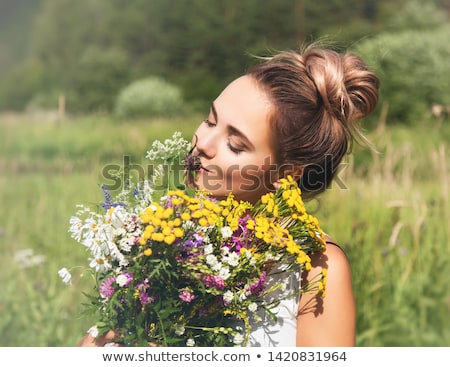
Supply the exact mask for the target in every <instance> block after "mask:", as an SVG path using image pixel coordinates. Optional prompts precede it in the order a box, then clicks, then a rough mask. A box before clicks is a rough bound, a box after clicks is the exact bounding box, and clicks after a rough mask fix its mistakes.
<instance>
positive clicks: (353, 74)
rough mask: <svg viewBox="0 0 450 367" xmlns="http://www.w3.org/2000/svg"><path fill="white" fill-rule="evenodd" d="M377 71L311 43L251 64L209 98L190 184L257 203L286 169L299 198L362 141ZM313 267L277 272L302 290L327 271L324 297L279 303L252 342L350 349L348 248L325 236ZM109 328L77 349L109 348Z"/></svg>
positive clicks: (321, 183) (321, 185) (318, 186)
mask: <svg viewBox="0 0 450 367" xmlns="http://www.w3.org/2000/svg"><path fill="white" fill-rule="evenodd" d="M378 85H379V80H378V78H377V76H376V75H375V74H374V73H373V72H371V71H369V70H368V69H367V68H366V66H365V64H364V63H363V61H362V60H361V59H360V58H359V57H357V56H355V55H351V54H340V53H337V52H335V51H333V50H329V49H322V48H320V47H316V46H314V45H311V46H309V47H307V48H305V49H304V50H302V51H301V52H299V53H297V52H293V51H287V52H281V53H279V54H276V55H275V56H273V57H270V58H267V59H265V60H264V61H263V62H262V63H260V64H257V65H255V66H253V67H251V68H250V69H249V70H248V72H247V73H246V74H245V75H243V76H241V77H239V78H237V79H236V80H234V81H233V82H232V83H230V84H229V85H228V86H227V87H226V88H225V89H224V90H223V92H222V93H221V94H220V95H219V96H218V97H217V99H216V100H215V101H214V102H213V103H212V104H211V108H210V112H209V116H208V118H207V119H206V120H205V121H203V123H201V124H200V126H199V127H198V129H197V131H196V133H195V136H196V138H195V139H196V140H195V141H194V142H195V143H196V148H195V151H194V154H196V155H198V157H199V158H200V161H201V169H200V171H199V173H198V175H197V176H196V179H195V185H196V186H197V187H199V188H204V189H206V190H207V191H209V192H211V193H212V194H213V195H214V196H217V197H225V196H226V195H227V194H228V193H229V192H233V194H234V195H235V197H236V199H240V200H247V201H250V202H256V200H257V199H258V198H259V197H260V196H261V195H262V194H264V193H266V192H268V191H273V190H274V189H275V188H276V187H277V182H278V180H279V179H280V178H282V177H286V176H287V175H291V176H293V177H294V178H295V179H296V180H298V181H299V184H300V187H301V189H302V192H303V195H304V198H313V197H315V196H316V195H318V194H319V193H321V192H322V191H324V190H325V189H326V188H327V187H328V186H329V184H330V183H331V181H332V179H333V177H334V175H335V173H336V172H337V168H338V166H339V163H340V162H341V160H342V158H343V156H344V155H345V154H347V153H349V152H351V148H352V144H353V141H354V140H355V139H357V138H361V139H362V140H364V137H363V135H362V134H361V133H360V131H359V130H358V127H357V124H356V122H357V120H358V119H360V118H362V117H365V116H366V115H368V114H369V113H370V112H371V111H373V110H374V108H375V106H376V104H377V100H378ZM312 265H313V268H312V270H311V271H309V272H308V273H305V274H301V275H300V274H298V276H297V277H296V278H292V277H291V278H290V279H274V280H273V281H277V282H278V281H283V282H286V284H287V285H288V286H290V287H293V286H295V287H299V286H300V283H301V281H302V279H301V278H300V277H302V278H303V281H305V280H306V281H307V280H308V279H312V278H314V276H315V275H316V274H318V273H320V272H321V270H322V269H323V268H326V269H327V272H328V276H327V293H326V297H324V298H322V297H321V296H319V295H317V294H314V293H304V294H303V295H302V296H301V297H300V298H299V299H294V300H287V301H283V302H282V303H281V304H280V306H279V315H278V319H277V321H273V322H272V321H270V320H263V321H262V322H261V323H260V324H257V325H254V329H255V331H254V332H253V333H252V335H251V345H254V346H354V345H355V303H354V297H353V290H352V280H351V272H350V266H349V263H348V260H347V258H346V256H345V253H344V252H343V251H342V250H341V248H339V247H338V246H337V245H336V244H335V243H334V242H333V241H332V239H331V238H327V249H326V251H325V252H324V253H321V254H317V255H314V256H313V258H312ZM113 339H114V333H113V332H110V333H107V334H106V335H105V336H100V337H98V338H94V337H93V335H90V334H88V335H87V336H85V337H84V338H83V339H82V340H81V341H80V343H79V345H82V346H88V345H105V343H108V342H111V341H113Z"/></svg>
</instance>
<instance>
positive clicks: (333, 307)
mask: <svg viewBox="0 0 450 367" xmlns="http://www.w3.org/2000/svg"><path fill="white" fill-rule="evenodd" d="M311 260H312V266H313V268H312V270H311V271H309V272H308V273H306V274H305V277H306V280H312V279H313V278H314V276H316V275H317V274H319V273H320V272H321V271H322V269H323V268H325V269H327V282H326V294H325V297H324V298H322V297H321V296H320V295H317V294H316V293H314V292H310V293H304V294H303V295H302V296H301V299H300V305H299V314H298V318H297V346H321V347H328V346H355V323H356V322H355V318H356V310H355V300H354V296H353V288H352V279H351V271H350V264H349V262H348V260H347V257H346V255H345V253H344V252H343V251H342V250H341V249H340V248H339V247H337V246H334V245H327V249H326V251H325V252H324V253H318V254H315V255H313V257H312V259H311Z"/></svg>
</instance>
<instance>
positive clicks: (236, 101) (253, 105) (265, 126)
mask: <svg viewBox="0 0 450 367" xmlns="http://www.w3.org/2000/svg"><path fill="white" fill-rule="evenodd" d="M214 107H215V109H216V112H217V118H218V122H219V123H220V124H227V125H230V126H232V127H234V128H236V129H238V130H240V131H241V132H242V133H243V134H244V135H245V136H246V137H247V138H248V139H249V140H250V141H251V142H252V144H253V145H254V146H255V147H260V148H262V149H266V150H267V149H270V148H271V145H272V132H271V128H270V119H271V116H272V112H273V104H272V103H271V101H270V99H269V96H268V95H267V93H266V92H265V91H264V89H262V88H261V87H260V86H259V85H258V83H257V82H256V81H255V80H254V79H253V78H252V77H250V76H242V77H240V78H238V79H236V80H234V81H233V82H231V83H230V84H229V85H228V86H227V87H226V88H225V89H224V90H223V92H222V93H221V94H220V95H219V96H218V97H217V99H216V100H215V101H214Z"/></svg>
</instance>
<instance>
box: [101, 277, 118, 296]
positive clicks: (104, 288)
mask: <svg viewBox="0 0 450 367" xmlns="http://www.w3.org/2000/svg"><path fill="white" fill-rule="evenodd" d="M115 281H116V278H115V277H111V278H107V279H106V280H104V281H103V282H102V283H101V284H100V286H99V287H98V290H99V293H100V295H101V296H102V297H103V298H111V297H112V295H113V294H114V292H115V289H114V286H113V284H114V282H115Z"/></svg>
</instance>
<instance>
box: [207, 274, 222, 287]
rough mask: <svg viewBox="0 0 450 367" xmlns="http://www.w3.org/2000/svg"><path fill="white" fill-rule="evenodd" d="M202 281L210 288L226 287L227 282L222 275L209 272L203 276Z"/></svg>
mask: <svg viewBox="0 0 450 367" xmlns="http://www.w3.org/2000/svg"><path fill="white" fill-rule="evenodd" d="M202 282H203V284H204V285H205V286H207V287H208V288H216V289H224V288H225V282H224V281H223V279H222V278H221V277H220V275H211V274H208V275H206V276H204V277H203V278H202Z"/></svg>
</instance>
